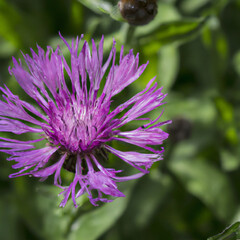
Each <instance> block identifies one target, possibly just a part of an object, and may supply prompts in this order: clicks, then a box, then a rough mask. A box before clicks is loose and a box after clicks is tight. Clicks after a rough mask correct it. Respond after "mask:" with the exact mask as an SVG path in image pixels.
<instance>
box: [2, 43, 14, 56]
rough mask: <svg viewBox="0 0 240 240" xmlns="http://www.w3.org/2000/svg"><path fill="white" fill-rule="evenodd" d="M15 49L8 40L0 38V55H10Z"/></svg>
mask: <svg viewBox="0 0 240 240" xmlns="http://www.w3.org/2000/svg"><path fill="white" fill-rule="evenodd" d="M15 51H16V47H15V46H14V45H13V44H12V43H11V42H10V41H5V40H3V39H1V38H0V57H10V56H12V55H13V53H14V52H15Z"/></svg>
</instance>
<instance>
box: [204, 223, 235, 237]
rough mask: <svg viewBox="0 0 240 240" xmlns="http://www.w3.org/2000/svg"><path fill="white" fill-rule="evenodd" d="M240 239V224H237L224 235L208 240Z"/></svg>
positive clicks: (224, 232) (226, 230)
mask: <svg viewBox="0 0 240 240" xmlns="http://www.w3.org/2000/svg"><path fill="white" fill-rule="evenodd" d="M239 239H240V222H236V223H234V224H233V225H231V226H230V227H228V228H227V229H225V230H224V231H223V232H222V233H220V234H218V235H216V236H213V237H210V238H208V239H207V240H239Z"/></svg>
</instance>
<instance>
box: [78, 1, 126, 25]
mask: <svg viewBox="0 0 240 240" xmlns="http://www.w3.org/2000/svg"><path fill="white" fill-rule="evenodd" d="M78 1H79V2H80V3H82V4H83V5H84V6H86V7H87V8H89V9H91V10H92V11H93V12H95V13H97V14H103V13H104V14H107V15H109V16H110V17H111V18H113V19H115V20H117V21H124V19H123V18H122V16H121V14H120V12H119V9H118V6H117V5H112V4H111V3H109V2H106V1H103V0H91V1H89V0H78Z"/></svg>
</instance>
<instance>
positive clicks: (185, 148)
mask: <svg viewBox="0 0 240 240" xmlns="http://www.w3.org/2000/svg"><path fill="white" fill-rule="evenodd" d="M198 151H199V147H198V146H197V144H196V142H195V140H194V139H191V140H189V141H185V142H182V143H181V144H179V145H178V146H177V148H175V151H174V152H173V156H172V158H171V161H170V162H169V164H168V166H169V168H170V169H171V171H172V172H173V173H174V174H175V175H176V176H177V177H178V178H179V180H180V181H181V182H182V184H183V185H184V186H185V188H186V189H187V191H188V192H189V193H191V194H193V195H194V196H196V197H197V198H199V199H200V200H201V201H202V202H203V203H205V204H206V205H207V206H208V207H209V208H210V209H211V210H212V211H213V212H214V213H215V215H216V216H217V217H218V218H219V219H220V220H223V221H229V220H230V219H231V218H232V217H233V215H234V214H235V212H236V209H237V205H236V201H235V198H234V194H233V191H232V187H231V183H230V182H229V179H228V178H227V176H226V175H225V174H224V173H223V172H221V171H220V170H219V169H217V168H216V167H215V166H214V165H213V164H211V163H210V162H209V161H207V160H206V159H204V158H203V157H198V156H197V154H198Z"/></svg>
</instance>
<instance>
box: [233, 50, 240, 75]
mask: <svg viewBox="0 0 240 240" xmlns="http://www.w3.org/2000/svg"><path fill="white" fill-rule="evenodd" d="M233 66H234V69H235V71H236V72H237V74H238V75H239V76H240V51H238V52H237V53H235V55H234V58H233Z"/></svg>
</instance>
